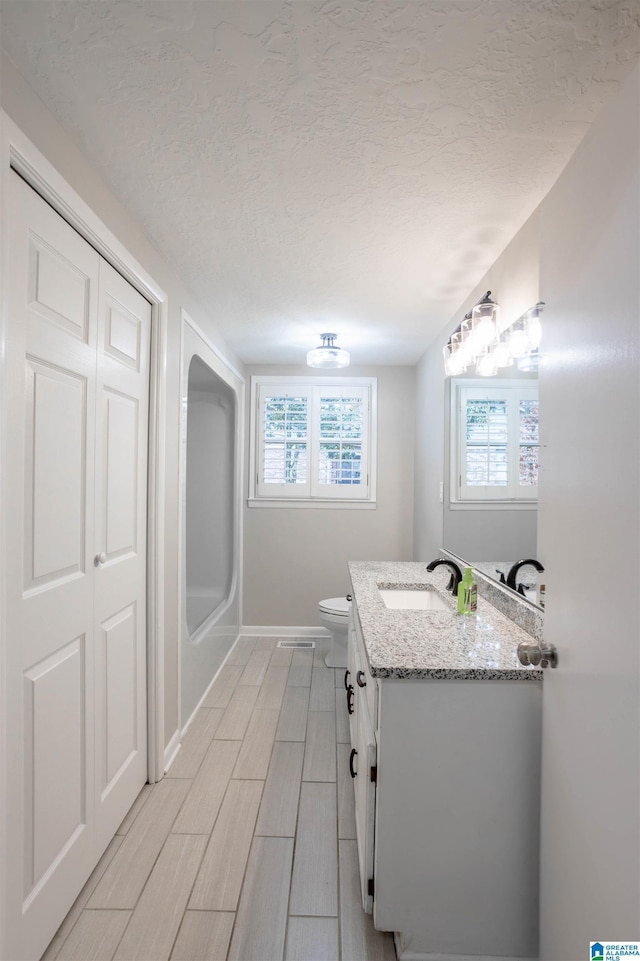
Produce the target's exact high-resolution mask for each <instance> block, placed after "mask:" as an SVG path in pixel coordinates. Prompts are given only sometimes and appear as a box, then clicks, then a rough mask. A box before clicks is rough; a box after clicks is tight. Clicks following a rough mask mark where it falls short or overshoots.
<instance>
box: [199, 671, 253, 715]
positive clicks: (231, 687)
mask: <svg viewBox="0 0 640 961" xmlns="http://www.w3.org/2000/svg"><path fill="white" fill-rule="evenodd" d="M242 671H243V665H241V664H237V665H236V664H228V663H226V664H223V665H222V667H221V668H220V670H219V671H218V676H217V677H216V679H215V681H214V682H213V684H212V685H211V688H210V690H209V693H208V694H207V696H206V697H205V699H204V701H203V702H202V707H226V706H227V705H228V703H229V701H230V700H231V695H232V694H233V692H234V691H235V689H236V685H237V684H238V681H239V680H240V677H241V675H242Z"/></svg>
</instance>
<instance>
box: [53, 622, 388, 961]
mask: <svg viewBox="0 0 640 961" xmlns="http://www.w3.org/2000/svg"><path fill="white" fill-rule="evenodd" d="M326 643H327V642H326V641H324V640H322V639H316V649H315V651H300V650H295V651H294V650H287V649H284V648H278V647H277V638H270V637H258V638H256V637H243V638H240V639H239V641H238V642H237V643H236V645H235V647H234V649H233V651H232V653H231V655H230V656H229V658H228V660H227V662H226V664H225V666H224V667H223V668H222V670H221V671H220V673H219V675H218V677H217V678H216V681H215V683H214V685H213V686H212V688H211V690H210V691H209V694H208V695H207V697H206V699H205V701H204V703H203V705H202V707H201V708H200V710H199V711H198V713H197V715H196V717H195V719H194V720H193V722H192V724H191V726H190V727H189V730H188V731H187V733H186V735H185V737H184V739H183V742H182V748H181V750H180V752H179V753H178V756H177V757H176V759H175V761H174V763H173V765H172V767H171V769H170V770H169V772H168V774H167V775H166V777H165V778H164V780H162V781H160V782H159V783H158V784H155V785H149V784H147V785H145V786H144V788H143V789H142V791H141V792H140V795H139V796H138V798H137V800H136V801H135V803H134V805H133V807H132V808H131V811H130V812H129V814H128V815H127V817H126V818H125V819H124V821H123V822H122V824H121V826H120V828H119V829H118V833H117V834H116V836H115V837H114V839H113V841H112V842H111V844H110V845H109V847H108V848H107V850H106V851H105V854H104V856H103V857H102V859H101V861H100V863H99V864H98V866H97V867H96V869H95V871H94V872H93V874H92V876H91V878H90V879H89V880H88V882H87V884H86V885H85V887H84V889H83V890H82V892H81V894H80V895H79V897H78V899H77V901H76V903H75V904H74V906H73V907H72V909H71V911H70V912H69V914H68V915H67V917H66V918H65V920H64V921H63V923H62V925H61V927H60V928H59V930H58V932H57V933H56V935H55V937H54V938H53V940H52V942H51V944H50V945H49V947H48V949H47V951H46V952H45V954H44V956H43V961H54V959H55V961H112V959H117V961H169V959H171V961H394V959H395V950H394V946H393V938H392V936H391V935H390V934H388V933H380V932H378V931H376V930H375V929H374V927H373V922H372V919H371V917H370V916H369V915H366V914H364V912H363V911H362V906H361V902H360V891H359V875H358V858H357V850H356V841H355V818H354V799H353V787H352V784H351V779H350V778H349V774H348V757H349V746H348V741H349V724H348V716H347V711H346V699H345V697H344V696H343V695H342V683H343V681H342V679H343V676H344V671H343V670H333V669H332V668H328V667H326V666H325V663H324V654H325V649H326Z"/></svg>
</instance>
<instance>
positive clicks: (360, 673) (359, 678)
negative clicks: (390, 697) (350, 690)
mask: <svg viewBox="0 0 640 961" xmlns="http://www.w3.org/2000/svg"><path fill="white" fill-rule="evenodd" d="M356 684H357V685H358V687H366V686H367V682H366V681H365V680H364V671H358V673H357V674H356Z"/></svg>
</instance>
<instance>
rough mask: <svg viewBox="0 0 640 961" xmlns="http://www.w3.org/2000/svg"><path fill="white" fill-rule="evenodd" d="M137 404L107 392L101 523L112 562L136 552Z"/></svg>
mask: <svg viewBox="0 0 640 961" xmlns="http://www.w3.org/2000/svg"><path fill="white" fill-rule="evenodd" d="M138 421H139V410H138V402H137V401H136V399H135V398H134V397H124V396H123V395H122V394H116V393H115V392H114V391H112V390H106V389H105V391H104V424H105V448H106V449H105V452H104V461H103V465H104V471H105V477H104V479H103V483H104V499H103V502H102V505H101V507H102V510H103V511H104V516H103V519H102V523H103V528H104V531H105V535H106V536H105V547H106V551H105V553H106V555H107V558H108V559H109V560H113V559H114V558H115V557H116V556H118V555H122V554H124V553H125V552H135V550H136V535H137V530H136V507H137V502H136V491H137V488H138V477H137V474H138Z"/></svg>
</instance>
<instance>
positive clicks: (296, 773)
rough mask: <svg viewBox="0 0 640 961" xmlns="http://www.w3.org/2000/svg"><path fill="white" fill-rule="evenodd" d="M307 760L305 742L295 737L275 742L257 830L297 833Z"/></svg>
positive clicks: (281, 834)
mask: <svg viewBox="0 0 640 961" xmlns="http://www.w3.org/2000/svg"><path fill="white" fill-rule="evenodd" d="M303 760H304V745H303V744H300V743H295V742H293V741H276V743H275V744H274V746H273V753H272V755H271V764H270V765H269V773H268V774H267V780H266V781H265V785H264V791H263V794H262V804H261V805H260V814H259V816H258V823H257V824H256V834H258V835H269V836H271V837H280V838H292V837H295V833H296V822H297V819H298V798H299V796H300V784H301V782H302V762H303Z"/></svg>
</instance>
